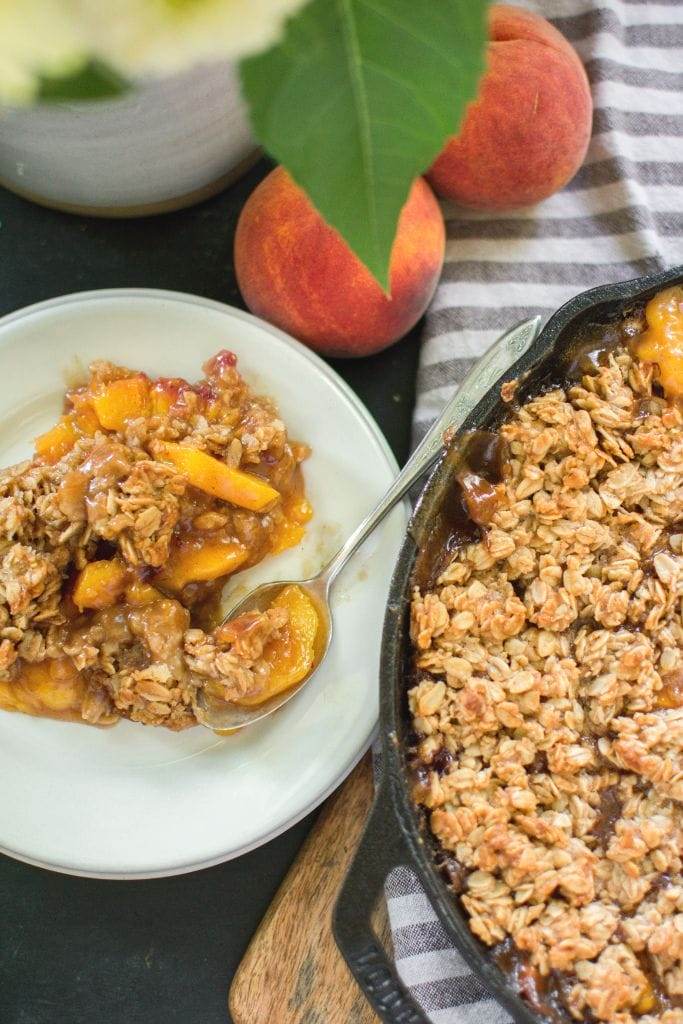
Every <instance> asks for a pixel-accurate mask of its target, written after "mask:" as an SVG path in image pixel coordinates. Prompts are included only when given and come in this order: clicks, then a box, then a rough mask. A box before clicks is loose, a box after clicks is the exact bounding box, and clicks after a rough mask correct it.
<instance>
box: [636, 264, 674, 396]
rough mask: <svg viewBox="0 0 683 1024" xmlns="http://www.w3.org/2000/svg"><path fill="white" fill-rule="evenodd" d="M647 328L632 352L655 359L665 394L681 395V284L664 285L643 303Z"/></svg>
mask: <svg viewBox="0 0 683 1024" xmlns="http://www.w3.org/2000/svg"><path fill="white" fill-rule="evenodd" d="M645 318H646V320H647V330H646V331H645V333H644V334H643V335H642V336H641V337H640V338H639V339H638V341H637V342H636V355H637V356H638V358H639V359H642V360H643V361H644V362H647V363H657V365H658V366H659V378H660V381H661V384H662V387H663V388H664V391H665V392H666V394H667V395H669V396H671V397H674V396H677V397H680V396H681V395H683V286H681V285H679V284H677V285H674V286H673V287H672V288H665V289H664V291H662V292H658V293H657V295H655V296H654V298H652V299H650V301H649V302H648V304H647V306H646V307H645Z"/></svg>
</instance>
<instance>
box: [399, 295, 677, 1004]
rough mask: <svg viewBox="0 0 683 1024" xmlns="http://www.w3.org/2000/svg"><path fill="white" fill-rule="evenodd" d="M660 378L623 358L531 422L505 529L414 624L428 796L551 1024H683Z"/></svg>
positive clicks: (670, 580)
mask: <svg viewBox="0 0 683 1024" xmlns="http://www.w3.org/2000/svg"><path fill="white" fill-rule="evenodd" d="M681 310H682V311H683V306H682V307H681ZM656 375H657V371H656V368H655V367H654V365H653V364H652V363H645V362H640V361H638V360H637V359H636V358H634V357H633V356H632V355H631V354H630V349H629V347H628V346H627V345H624V344H620V345H619V346H617V347H616V348H614V349H613V350H612V351H611V352H610V353H609V355H608V357H607V358H606V359H605V360H604V365H601V366H599V367H596V368H595V370H594V371H593V372H590V373H587V374H585V375H584V376H582V377H581V378H580V383H577V384H575V385H573V386H572V385H568V386H567V388H566V389H565V390H562V389H556V390H553V391H550V392H549V393H546V394H541V395H540V396H539V397H536V398H534V399H533V400H531V401H528V402H526V404H524V405H522V406H521V407H520V408H518V409H517V410H516V411H513V412H512V414H511V416H510V418H509V419H508V420H507V422H505V423H504V425H503V426H502V427H501V435H502V438H503V440H504V442H505V443H506V444H507V446H508V451H509V459H508V472H507V474H506V476H505V478H504V480H503V482H502V483H499V484H498V485H497V487H496V492H497V501H496V505H495V509H494V511H493V513H492V515H491V516H490V520H489V522H488V523H487V524H486V525H485V526H483V527H482V529H481V533H480V539H477V540H472V541H471V542H469V543H464V544H462V545H461V546H460V547H459V548H458V549H457V551H456V552H455V554H454V555H453V557H452V559H451V560H450V563H449V564H448V565H447V567H446V568H445V569H444V571H442V572H441V574H440V575H439V576H438V578H437V579H436V582H435V584H434V585H433V586H431V587H429V588H425V589H424V590H423V591H420V590H416V591H415V593H414V598H413V604H412V637H413V641H414V645H415V647H416V650H417V670H418V684H417V685H416V686H415V687H414V688H413V689H412V690H411V691H410V695H409V699H410V709H411V712H412V715H413V721H414V726H413V727H414V730H415V734H416V738H415V749H414V752H413V753H414V758H415V761H416V764H417V766H418V770H417V775H416V783H415V788H414V796H415V798H416V800H417V801H418V802H419V803H420V804H422V805H423V806H424V807H425V808H426V809H427V813H428V818H429V823H430V826H431V829H432V831H433V833H434V835H435V836H436V838H437V840H438V842H439V844H440V846H441V847H442V848H443V849H444V850H445V851H447V852H448V854H449V855H450V857H451V858H452V860H453V862H455V863H457V865H458V868H459V870H460V871H461V874H462V883H461V895H460V898H461V900H462V904H463V906H464V907H465V909H466V911H467V914H468V915H469V919H470V927H471V929H472V931H473V932H474V933H475V935H477V936H478V937H479V938H480V939H481V940H482V941H483V942H484V943H486V944H487V945H489V946H493V947H497V948H498V949H503V948H505V944H506V943H507V944H508V945H509V944H510V943H512V945H513V947H514V949H515V951H516V953H518V954H521V956H522V958H523V962H524V963H525V964H526V969H527V971H530V972H531V975H532V977H533V979H534V986H533V993H534V994H533V997H531V1001H532V1003H534V1002H535V1001H536V1002H537V1003H538V1005H537V1006H536V1008H537V1009H542V1007H543V998H542V997H543V992H544V991H545V992H546V994H547V993H548V992H549V991H550V990H551V989H552V990H553V991H554V992H555V993H556V994H557V993H558V992H559V993H560V994H561V1002H562V1004H563V1005H564V1007H565V1008H566V1010H567V1011H568V1012H569V1013H570V1014H571V1016H572V1017H574V1018H576V1019H577V1020H585V1019H593V1018H597V1019H598V1020H602V1021H614V1022H618V1024H631V1022H632V1021H634V1020H636V1019H637V1020H639V1021H641V1022H642V1024H654V1022H655V1021H658V1022H663V1024H680V1022H682V1021H683V1009H681V1007H683V874H682V873H681V872H682V862H681V851H682V849H683V810H682V808H681V803H680V801H681V800H683V653H682V650H681V648H682V645H683V620H682V602H681V596H682V595H683V414H682V412H681V407H680V404H678V405H677V404H675V403H673V402H671V401H668V400H667V399H665V398H664V397H663V396H662V391H661V388H660V387H659V386H658V385H656V384H655V386H653V384H654V382H655V381H656V379H657V376H656ZM508 397H509V390H508ZM501 944H502V945H501ZM539 993H540V994H539ZM526 994H527V996H528V997H529V992H528V991H527V993H526Z"/></svg>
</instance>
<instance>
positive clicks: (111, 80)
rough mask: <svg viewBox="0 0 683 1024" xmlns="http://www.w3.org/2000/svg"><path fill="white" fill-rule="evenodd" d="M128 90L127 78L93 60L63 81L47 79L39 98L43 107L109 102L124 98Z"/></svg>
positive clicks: (44, 77) (45, 77)
mask: <svg viewBox="0 0 683 1024" xmlns="http://www.w3.org/2000/svg"><path fill="white" fill-rule="evenodd" d="M128 88H129V85H128V83H127V82H126V80H125V78H122V77H121V75H119V74H118V73H117V72H116V71H114V70H113V68H110V67H109V66H108V65H107V64H103V63H102V62H101V61H99V60H89V61H86V63H85V64H83V65H82V66H81V67H80V68H78V70H77V71H74V72H73V73H72V74H69V75H65V76H63V77H56V76H55V77H52V76H47V75H43V77H42V78H41V79H40V87H39V91H38V96H37V98H38V99H39V100H40V101H41V102H43V103H64V102H68V101H69V100H105V99H111V98H112V97H114V96H120V95H121V94H122V93H124V92H126V91H127V90H128Z"/></svg>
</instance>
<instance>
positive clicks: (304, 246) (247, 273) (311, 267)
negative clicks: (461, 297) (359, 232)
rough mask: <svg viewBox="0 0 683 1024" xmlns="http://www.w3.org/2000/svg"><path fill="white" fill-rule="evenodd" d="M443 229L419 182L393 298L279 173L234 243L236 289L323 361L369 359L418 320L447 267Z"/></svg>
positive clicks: (401, 235)
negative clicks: (347, 358) (369, 355)
mask: <svg viewBox="0 0 683 1024" xmlns="http://www.w3.org/2000/svg"><path fill="white" fill-rule="evenodd" d="M444 246H445V230H444V223H443V217H442V216H441V210H440V209H439V204H438V203H437V201H436V199H435V197H434V194H433V192H432V190H431V189H430V188H429V186H428V185H427V184H426V182H425V181H424V180H423V179H422V178H418V179H417V180H416V181H415V182H414V183H413V186H412V188H411V190H410V193H409V195H408V199H407V201H406V203H405V206H404V207H403V210H402V211H401V216H400V219H399V224H398V232H397V235H396V239H395V241H394V246H393V249H392V254H391V266H390V288H391V293H390V295H387V294H385V292H384V291H383V290H382V288H381V287H380V285H379V284H378V283H377V281H376V280H375V278H374V277H373V276H372V274H371V273H370V271H369V270H368V269H367V268H366V267H365V266H364V265H363V264H362V263H361V262H360V260H359V259H358V257H357V256H355V255H354V253H353V252H352V251H351V250H350V249H349V247H348V245H347V244H346V242H345V241H344V240H343V239H342V237H341V236H340V235H339V234H338V233H337V232H336V231H335V230H334V229H333V228H331V227H330V226H329V225H328V224H327V223H326V222H325V221H324V220H323V218H322V217H321V216H320V214H319V213H318V211H317V210H316V209H315V207H314V206H313V204H312V203H311V201H310V200H309V199H308V197H307V195H306V193H305V192H304V191H303V190H302V189H301V188H299V186H298V185H296V184H295V183H294V181H293V180H292V178H291V177H290V176H289V174H287V172H286V171H285V170H284V168H282V167H277V168H276V169H275V170H274V171H271V173H270V174H269V175H268V176H267V177H266V178H264V180H263V181H262V182H261V183H260V185H258V186H257V188H256V189H255V190H254V191H253V192H252V194H251V196H250V197H249V199H248V200H247V202H246V204H245V206H244V209H243V210H242V213H241V215H240V219H239V222H238V225H237V233H236V236H235V270H236V272H237V281H238V284H239V287H240V291H241V292H242V296H243V298H244V301H245V302H246V304H247V306H248V307H249V309H250V310H251V311H252V313H256V315H257V316H261V317H263V318H264V319H265V320H268V321H269V322H270V323H272V324H275V325H276V326H277V327H281V328H282V329H283V330H285V331H287V332H288V333H289V334H292V335H294V337H295V338H299V340H300V341H303V342H305V343H306V344H307V345H309V346H310V347H311V348H314V349H316V351H318V352H321V353H323V354H324V355H327V356H365V355H368V354H370V353H371V352H378V351H379V350H380V349H383V348H386V346H387V345H391V343H392V342H394V341H396V340H397V339H398V338H400V337H401V336H402V335H403V334H405V333H406V332H407V331H409V330H410V328H411V327H413V325H414V324H415V323H416V322H417V320H419V318H420V317H421V316H422V314H423V313H424V311H425V309H426V308H427V305H428V303H429V300H430V299H431V297H432V294H433V293H434V289H435V287H436V283H437V281H438V279H439V274H440V272H441V266H442V264H443V257H444Z"/></svg>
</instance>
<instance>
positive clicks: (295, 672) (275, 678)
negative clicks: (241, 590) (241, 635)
mask: <svg viewBox="0 0 683 1024" xmlns="http://www.w3.org/2000/svg"><path fill="white" fill-rule="evenodd" d="M271 607H272V608H284V609H285V610H286V611H287V613H288V619H287V623H286V624H285V625H284V626H283V628H282V629H281V631H280V633H279V635H278V636H277V637H275V638H274V639H273V640H271V641H269V643H267V644H266V646H265V648H264V651H263V662H264V663H265V671H266V682H265V686H264V688H263V689H262V690H261V691H260V692H259V693H257V694H254V696H252V697H243V698H242V700H239V701H237V703H238V704H242V705H245V706H247V707H252V706H254V705H255V704H263V702H264V701H267V700H270V698H271V697H274V696H275V695H276V694H278V693H282V691H283V690H289V689H291V687H292V686H296V684H297V683H300V682H301V680H302V679H304V678H305V677H306V676H307V675H308V673H309V672H310V671H311V669H312V668H313V665H314V663H315V657H316V643H317V641H318V639H319V637H318V634H319V628H320V618H319V616H318V612H317V610H316V607H315V605H314V603H313V601H312V600H311V598H310V597H309V596H308V594H307V593H306V592H305V590H302V588H301V587H296V586H290V587H285V588H284V590H283V591H282V592H281V593H279V594H278V596H277V597H276V598H275V600H274V601H273V603H272V605H271ZM229 627H230V624H229V623H228V625H227V627H226V629H229Z"/></svg>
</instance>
